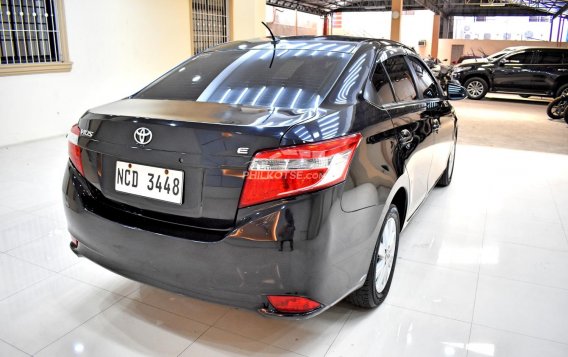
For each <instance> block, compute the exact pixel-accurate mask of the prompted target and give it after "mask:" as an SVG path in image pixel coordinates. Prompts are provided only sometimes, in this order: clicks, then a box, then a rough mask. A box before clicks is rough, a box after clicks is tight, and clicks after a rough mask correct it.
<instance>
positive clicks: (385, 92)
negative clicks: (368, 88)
mask: <svg viewBox="0 0 568 357" xmlns="http://www.w3.org/2000/svg"><path fill="white" fill-rule="evenodd" d="M371 83H372V84H373V88H374V89H375V93H374V94H375V95H374V96H373V97H374V98H372V99H371V100H372V101H373V102H374V103H376V104H378V105H383V104H388V103H393V102H395V99H394V94H393V92H392V89H391V86H390V82H389V77H388V76H387V74H386V72H385V69H384V68H383V65H382V64H381V63H377V66H376V67H375V71H374V72H373V76H372V77H371Z"/></svg>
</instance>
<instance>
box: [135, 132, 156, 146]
mask: <svg viewBox="0 0 568 357" xmlns="http://www.w3.org/2000/svg"><path fill="white" fill-rule="evenodd" d="M134 140H135V141H136V142H137V143H138V144H140V145H146V144H148V143H150V141H152V132H151V131H150V129H148V128H138V129H136V130H135V131H134Z"/></svg>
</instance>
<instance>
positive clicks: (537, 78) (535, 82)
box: [530, 49, 568, 94]
mask: <svg viewBox="0 0 568 357" xmlns="http://www.w3.org/2000/svg"><path fill="white" fill-rule="evenodd" d="M564 52H565V51H563V50H561V49H543V50H539V51H537V52H536V54H535V56H534V58H533V64H532V65H531V66H530V69H531V71H532V73H533V77H532V87H533V88H534V90H535V91H537V92H539V93H545V94H546V93H552V91H553V90H554V87H555V86H554V84H555V82H556V78H558V76H560V75H562V74H566V73H567V71H568V65H566V64H563V61H566V59H564V58H563V57H564V55H563V54H564Z"/></svg>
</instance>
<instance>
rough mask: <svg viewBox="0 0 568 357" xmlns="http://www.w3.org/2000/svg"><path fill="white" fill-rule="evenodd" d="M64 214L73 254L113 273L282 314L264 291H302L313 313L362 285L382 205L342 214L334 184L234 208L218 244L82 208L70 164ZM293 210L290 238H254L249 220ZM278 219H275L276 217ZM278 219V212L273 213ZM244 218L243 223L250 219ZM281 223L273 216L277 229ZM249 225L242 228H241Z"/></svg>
mask: <svg viewBox="0 0 568 357" xmlns="http://www.w3.org/2000/svg"><path fill="white" fill-rule="evenodd" d="M63 191H64V202H65V213H66V216H67V221H68V229H69V232H70V233H71V235H72V236H73V237H74V238H76V239H77V240H78V241H79V244H78V247H76V248H74V249H73V250H74V251H75V253H76V254H78V255H81V256H84V257H86V258H88V259H90V260H92V261H94V262H96V263H98V264H99V265H101V266H103V267H105V268H107V269H109V270H112V271H114V272H116V273H118V274H121V275H123V276H126V277H128V278H132V279H134V280H138V281H140V282H143V283H148V284H150V285H154V286H157V287H160V288H164V289H167V290H170V291H174V292H178V293H181V294H184V295H188V296H192V297H196V298H199V299H203V300H207V301H212V302H218V303H222V304H227V305H233V306H238V307H243V308H247V309H253V310H258V311H259V312H261V313H263V314H265V315H269V316H278V317H287V316H286V315H283V314H278V313H276V312H274V311H273V310H271V309H270V307H269V306H268V303H267V299H266V295H287V294H292V295H301V296H306V297H309V298H310V299H313V300H316V301H318V302H320V303H321V304H322V308H320V309H318V310H316V311H314V312H313V313H309V314H305V315H292V316H288V317H294V318H305V317H311V316H314V315H317V314H319V313H321V312H322V311H324V310H325V309H326V308H328V307H330V306H331V305H333V304H334V303H336V302H337V301H339V300H341V299H342V298H343V297H344V296H346V295H347V294H349V293H350V292H351V291H353V290H354V289H356V288H357V287H359V286H361V285H362V283H363V281H364V278H365V275H366V273H367V269H368V266H369V262H370V258H371V252H372V251H373V247H374V244H375V242H376V237H377V235H378V229H379V228H380V227H379V225H378V222H377V218H378V217H379V215H380V210H381V209H382V207H381V206H374V207H369V208H365V209H361V210H358V211H355V212H351V213H347V212H344V211H343V210H342V209H341V204H340V198H339V196H340V193H341V192H342V191H343V186H342V185H338V186H335V187H331V188H329V189H326V190H322V191H319V192H316V193H312V194H310V195H305V196H303V197H301V198H298V199H295V200H292V201H287V202H285V203H284V202H281V203H279V204H274V203H272V204H267V205H262V206H261V207H260V208H258V207H251V208H249V209H247V210H246V211H243V210H241V211H239V214H238V216H239V217H238V220H237V221H238V222H243V223H242V224H241V226H240V227H236V228H235V230H234V231H233V237H230V235H231V234H229V235H227V237H226V238H224V239H221V240H219V241H215V242H203V241H195V240H191V239H187V238H180V237H174V236H169V235H164V234H160V233H155V232H152V231H149V230H145V229H140V228H136V227H132V226H129V225H127V224H122V223H118V222H116V221H114V220H113V218H112V215H105V216H104V217H103V216H102V215H99V214H96V213H94V212H93V211H92V210H89V209H88V208H86V207H85V204H84V201H85V199H86V195H88V192H87V191H86V190H84V188H83V187H82V184H81V179H80V178H79V177H78V176H77V173H76V171H75V169H74V168H73V167H72V166H71V165H69V166H68V169H67V170H66V174H65V178H64V182H63ZM280 210H282V211H283V210H288V211H289V213H288V214H287V215H288V217H290V215H291V216H293V217H295V218H294V222H295V223H294V225H295V232H294V234H293V239H286V240H284V241H282V240H280V238H279V237H276V240H275V241H274V240H272V241H270V240H264V241H258V240H251V239H249V238H246V237H245V238H243V237H240V236H239V235H238V234H236V235H235V232H241V233H242V232H243V231H246V229H243V227H245V226H246V225H247V224H252V225H254V227H255V228H259V227H260V228H263V227H262V225H259V223H258V222H262V223H266V221H267V220H268V221H269V220H270V219H276V220H278V219H280V220H284V214H282V215H278V214H275V213H277V212H278V211H280ZM274 217H277V218H274ZM278 217H279V218H278ZM247 222H248V223H247ZM279 225H281V222H274V227H279ZM245 228H246V227H245Z"/></svg>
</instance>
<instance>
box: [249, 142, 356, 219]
mask: <svg viewBox="0 0 568 357" xmlns="http://www.w3.org/2000/svg"><path fill="white" fill-rule="evenodd" d="M360 141H361V134H354V135H349V136H344V137H341V138H338V139H332V140H327V141H322V142H318V143H312V144H304V145H297V146H289V147H285V148H281V149H274V150H266V151H261V152H258V153H257V154H256V155H254V157H253V159H252V162H251V163H250V166H249V170H248V172H247V176H246V179H245V184H244V188H243V193H242V195H241V200H240V203H239V207H241V208H242V207H247V206H251V205H255V204H259V203H262V202H268V201H272V200H276V199H279V198H284V197H289V196H294V195H298V194H301V193H306V192H310V191H315V190H320V189H322V188H326V187H330V186H333V185H335V184H337V183H339V182H342V181H344V180H345V177H346V175H347V171H348V169H349V164H350V163H351V159H352V158H353V154H354V153H355V149H357V146H358V145H359V142H360Z"/></svg>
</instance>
